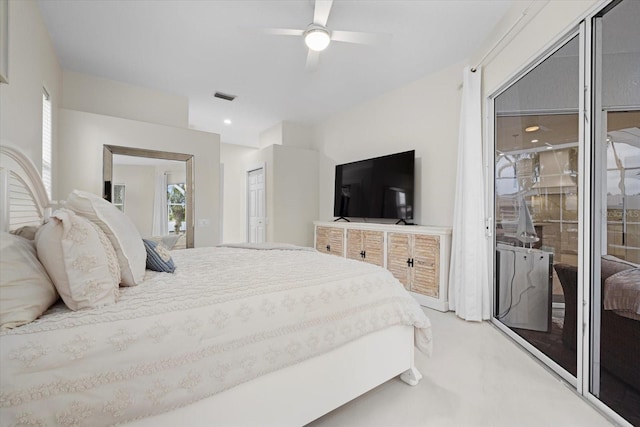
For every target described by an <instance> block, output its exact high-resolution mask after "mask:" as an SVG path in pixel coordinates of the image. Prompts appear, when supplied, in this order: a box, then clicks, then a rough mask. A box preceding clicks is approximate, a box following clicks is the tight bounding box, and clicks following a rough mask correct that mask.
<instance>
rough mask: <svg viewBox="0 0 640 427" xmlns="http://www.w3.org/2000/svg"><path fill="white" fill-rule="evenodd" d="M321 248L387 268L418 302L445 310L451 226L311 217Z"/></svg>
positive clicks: (324, 250) (318, 244)
mask: <svg viewBox="0 0 640 427" xmlns="http://www.w3.org/2000/svg"><path fill="white" fill-rule="evenodd" d="M314 226H315V234H314V236H315V237H314V246H315V248H316V249H317V250H318V251H320V252H324V253H329V254H332V255H336V256H341V257H346V258H350V259H355V260H359V261H363V262H369V263H372V264H376V265H379V266H380V267H384V268H386V269H388V270H389V271H390V272H391V273H392V274H393V275H394V276H395V277H396V278H397V279H398V280H399V281H400V282H401V283H402V284H403V285H404V287H405V288H406V289H407V290H408V291H409V292H410V293H411V294H412V295H413V296H414V297H415V298H416V300H417V301H418V302H419V303H420V304H421V305H424V306H426V307H429V308H433V309H436V310H440V311H447V310H448V309H449V304H448V299H447V297H448V283H449V257H450V254H451V228H449V227H429V226H414V225H391V224H372V223H363V222H323V221H315V222H314Z"/></svg>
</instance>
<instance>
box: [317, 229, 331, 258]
mask: <svg viewBox="0 0 640 427" xmlns="http://www.w3.org/2000/svg"><path fill="white" fill-rule="evenodd" d="M329 231H330V228H328V227H316V250H317V251H318V252H323V253H328V252H329V249H330V247H329Z"/></svg>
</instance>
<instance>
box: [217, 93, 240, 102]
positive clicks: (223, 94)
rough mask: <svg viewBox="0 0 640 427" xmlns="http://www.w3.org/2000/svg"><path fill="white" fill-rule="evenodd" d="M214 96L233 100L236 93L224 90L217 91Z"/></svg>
mask: <svg viewBox="0 0 640 427" xmlns="http://www.w3.org/2000/svg"><path fill="white" fill-rule="evenodd" d="M213 96H215V97H216V98H220V99H224V100H225V101H233V100H234V99H236V96H235V95H229V94H227V93H222V92H216V93H214V94H213Z"/></svg>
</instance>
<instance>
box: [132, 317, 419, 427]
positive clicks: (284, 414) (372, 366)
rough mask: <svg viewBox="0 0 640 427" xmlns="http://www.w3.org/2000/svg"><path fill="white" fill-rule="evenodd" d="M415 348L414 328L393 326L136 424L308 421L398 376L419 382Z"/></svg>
mask: <svg viewBox="0 0 640 427" xmlns="http://www.w3.org/2000/svg"><path fill="white" fill-rule="evenodd" d="M413 350H414V347H413V327H409V326H394V327H391V328H387V329H384V330H382V331H379V332H375V333H373V334H369V335H366V336H364V337H362V338H360V339H358V340H356V341H353V342H350V343H348V344H346V345H344V346H342V347H340V348H337V349H335V350H332V351H330V352H328V353H326V354H323V355H321V356H317V357H314V358H311V359H308V360H306V361H304V362H301V363H298V364H296V365H293V366H290V367H288V368H284V369H281V370H280V371H277V372H272V373H271V374H267V375H264V376H262V377H259V378H256V379H255V380H252V381H249V382H247V383H244V384H240V385H239V386H236V387H233V388H231V389H229V390H227V391H225V392H222V393H218V394H215V395H213V396H211V397H209V398H206V399H204V400H200V401H198V402H195V403H193V404H191V405H188V406H185V407H183V408H179V409H176V410H174V411H171V412H167V413H165V414H160V415H157V416H152V417H148V418H143V419H140V420H137V421H135V422H134V423H133V424H132V425H135V426H148V427H151V426H153V427H160V426H175V425H189V426H193V427H195V426H211V425H219V426H225V427H235V426H238V427H241V426H242V427H246V426H261V427H269V426H274V427H275V426H277V427H287V426H291V427H300V426H304V425H305V424H308V423H310V422H311V421H313V420H315V419H317V418H319V417H321V416H322V415H324V414H326V413H328V412H330V411H332V410H334V409H336V408H338V407H339V406H342V405H344V404H345V403H347V402H349V401H351V400H353V399H355V398H356V397H358V396H360V395H362V394H364V393H366V392H367V391H369V390H371V389H373V388H375V387H377V386H379V385H380V384H382V383H384V382H386V381H388V380H390V379H393V378H394V377H397V376H398V375H401V374H402V375H404V376H406V374H407V373H409V372H410V373H411V374H410V375H409V377H410V378H412V382H413V384H417V381H418V380H419V378H420V377H421V375H420V373H419V372H418V371H417V369H415V367H414V353H413ZM403 372H404V373H405V374H403ZM403 380H404V379H403ZM405 382H406V381H405Z"/></svg>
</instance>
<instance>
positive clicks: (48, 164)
mask: <svg viewBox="0 0 640 427" xmlns="http://www.w3.org/2000/svg"><path fill="white" fill-rule="evenodd" d="M51 124H52V122H51V96H50V95H49V92H47V90H46V89H45V88H42V182H43V183H44V187H45V189H46V190H47V195H48V196H49V199H51V193H52V191H51V188H52V168H53V167H52V163H53V161H52V157H53V141H52V131H51V127H52V126H51Z"/></svg>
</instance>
